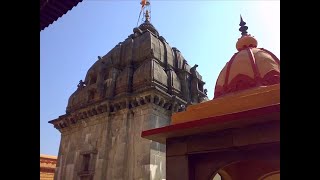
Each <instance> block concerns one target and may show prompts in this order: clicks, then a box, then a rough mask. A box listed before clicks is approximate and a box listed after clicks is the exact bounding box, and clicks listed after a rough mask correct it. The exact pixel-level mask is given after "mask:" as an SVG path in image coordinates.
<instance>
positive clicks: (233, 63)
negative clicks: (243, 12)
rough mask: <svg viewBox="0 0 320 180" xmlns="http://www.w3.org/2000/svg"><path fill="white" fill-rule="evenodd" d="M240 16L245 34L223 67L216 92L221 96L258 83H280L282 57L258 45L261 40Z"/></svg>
mask: <svg viewBox="0 0 320 180" xmlns="http://www.w3.org/2000/svg"><path fill="white" fill-rule="evenodd" d="M245 24H246V23H245V22H244V21H243V19H242V17H241V22H240V26H241V27H240V29H239V30H240V32H242V33H241V34H242V37H241V38H239V39H238V42H237V44H236V47H237V50H238V52H237V53H235V54H234V55H233V56H232V57H231V59H230V61H229V62H228V63H227V64H226V65H225V67H224V68H223V69H222V70H221V72H220V74H219V77H218V79H217V82H216V87H215V92H214V96H215V98H216V97H219V96H222V95H225V94H228V93H232V92H237V91H241V90H245V89H250V88H253V87H259V86H268V85H273V84H278V83H280V60H279V59H278V58H277V57H276V56H275V55H274V54H273V53H271V52H270V51H268V50H266V49H263V48H257V45H258V42H257V40H256V39H255V38H254V37H252V36H251V35H250V34H248V33H247V31H246V30H247V29H248V27H247V26H245Z"/></svg>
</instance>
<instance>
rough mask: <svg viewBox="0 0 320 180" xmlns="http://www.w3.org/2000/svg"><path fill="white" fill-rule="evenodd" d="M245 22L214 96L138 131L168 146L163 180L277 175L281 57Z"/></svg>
mask: <svg viewBox="0 0 320 180" xmlns="http://www.w3.org/2000/svg"><path fill="white" fill-rule="evenodd" d="M245 25H246V23H245V22H244V21H243V20H242V18H241V22H240V29H239V30H240V32H241V37H240V38H239V39H238V41H237V43H236V49H237V50H238V52H236V53H235V54H234V55H233V56H232V57H231V59H230V60H229V61H228V62H227V64H226V65H225V67H224V68H223V69H222V70H221V72H220V74H219V77H218V79H217V82H216V86H215V93H214V94H215V97H214V98H213V99H212V100H210V101H207V102H204V103H200V104H196V105H190V106H188V107H187V109H186V111H184V112H179V113H176V114H173V115H172V119H171V124H170V125H169V126H165V127H162V128H156V129H151V130H147V131H143V132H142V135H141V136H142V137H144V138H147V139H150V140H153V141H156V142H160V143H163V144H166V176H167V180H178V179H184V180H212V179H214V180H218V179H223V180H271V179H272V180H273V179H280V60H279V59H278V58H277V57H276V56H275V55H274V54H273V53H271V52H270V51H268V50H266V49H263V48H257V45H258V41H257V40H256V39H255V38H254V37H253V36H251V35H250V34H248V32H247V29H248V27H247V26H245Z"/></svg>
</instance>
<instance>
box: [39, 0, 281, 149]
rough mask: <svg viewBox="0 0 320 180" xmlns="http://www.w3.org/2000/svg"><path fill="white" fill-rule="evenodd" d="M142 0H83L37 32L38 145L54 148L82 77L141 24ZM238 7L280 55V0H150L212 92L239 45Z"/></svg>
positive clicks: (160, 26) (157, 22)
mask: <svg viewBox="0 0 320 180" xmlns="http://www.w3.org/2000/svg"><path fill="white" fill-rule="evenodd" d="M139 3H140V1H139V0H84V1H83V2H82V3H80V4H78V6H76V7H75V8H73V9H72V10H71V11H69V12H68V13H67V14H66V15H64V16H63V17H61V18H59V19H58V21H56V22H54V23H53V24H52V25H50V26H49V27H47V28H46V29H45V30H43V31H41V32H40V108H41V109H40V152H41V153H42V154H50V155H57V154H58V149H59V143H60V132H59V131H58V130H56V129H55V128H54V127H53V125H51V124H49V123H48V121H50V120H53V119H56V118H58V117H59V116H60V115H63V114H64V113H65V109H66V106H67V102H68V98H69V96H70V95H71V94H72V93H73V92H74V91H75V90H76V88H77V84H78V82H79V80H80V79H84V78H85V75H86V72H87V70H88V69H89V68H90V67H91V65H93V63H94V62H95V61H97V60H98V58H97V57H98V56H103V55H105V54H107V53H108V51H109V50H111V49H112V48H113V47H114V46H115V45H116V44H118V43H119V42H122V41H124V40H125V39H126V38H127V37H128V35H130V34H131V33H132V29H133V28H134V27H135V26H136V23H137V20H138V15H139V12H140V4H139ZM240 14H241V15H242V17H243V19H244V21H245V22H246V23H247V26H248V27H249V29H248V32H249V34H251V35H253V36H255V37H256V39H257V40H258V47H263V48H265V49H268V50H269V51H271V52H273V53H274V54H275V55H276V56H277V57H278V58H280V1H276V0H273V1H272V0H268V1H259V0H250V1H238V0H232V1H226V0H224V1H216V0H194V1H193V0H186V1H183V0H173V1H172V0H171V1H162V0H151V22H152V24H153V25H154V26H155V27H156V29H157V30H158V32H159V34H160V35H161V36H163V37H164V38H165V39H166V40H167V42H168V43H169V44H170V46H171V47H177V48H178V49H179V50H180V51H181V53H182V54H183V56H184V58H185V59H186V60H187V61H188V63H189V64H190V65H191V66H193V65H194V64H198V65H199V67H198V68H197V70H198V71H199V73H200V74H201V75H202V77H203V80H204V81H205V82H206V85H205V88H207V89H208V96H209V98H210V99H212V97H213V94H214V85H215V82H216V79H217V76H218V74H219V73H220V70H221V69H222V68H223V66H224V65H225V64H226V63H227V62H228V61H229V60H230V58H231V56H232V55H233V54H234V53H236V52H237V50H236V48H235V45H236V42H237V39H238V38H239V37H240V32H239V30H238V29H239V22H240Z"/></svg>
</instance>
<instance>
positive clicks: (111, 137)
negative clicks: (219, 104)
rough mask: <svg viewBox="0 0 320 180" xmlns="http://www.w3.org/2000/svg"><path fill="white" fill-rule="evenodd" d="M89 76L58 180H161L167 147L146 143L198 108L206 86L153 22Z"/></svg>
mask: <svg viewBox="0 0 320 180" xmlns="http://www.w3.org/2000/svg"><path fill="white" fill-rule="evenodd" d="M133 32H134V34H132V35H130V36H129V37H128V38H127V39H126V40H125V41H124V42H121V43H119V44H118V45H116V46H115V47H114V48H113V49H112V50H111V51H110V52H108V53H107V54H106V55H105V56H103V57H98V60H97V61H96V62H95V63H94V64H93V66H92V67H91V68H90V69H89V70H88V72H87V75H86V77H85V80H84V82H82V81H80V82H79V84H78V89H77V90H76V91H75V92H74V93H73V94H72V95H71V96H70V98H69V101H68V106H67V110H66V114H65V115H62V116H60V117H59V118H57V119H55V120H52V121H50V123H52V124H53V125H54V127H55V128H57V129H58V130H59V131H60V132H61V143H60V149H59V155H58V163H57V168H56V171H55V180H73V179H74V180H78V179H81V180H82V179H93V180H106V179H108V180H110V179H111V180H148V179H150V180H162V179H165V178H166V169H165V165H166V160H165V153H166V147H165V145H161V144H159V143H156V142H152V141H150V140H147V139H143V138H141V132H142V131H144V130H147V129H152V128H157V127H162V126H166V125H169V124H170V117H171V114H172V113H174V112H178V111H183V110H184V108H183V107H185V106H187V105H188V104H192V103H198V102H201V101H202V99H204V97H206V95H205V91H204V89H203V85H204V82H203V81H202V79H201V76H200V75H199V73H198V72H197V71H196V69H195V68H191V67H190V66H189V65H188V64H187V61H186V60H185V59H184V58H183V56H182V55H181V53H180V51H179V50H177V49H176V48H171V47H170V45H169V44H168V43H167V42H166V40H165V39H164V38H163V37H162V36H159V33H158V32H157V30H156V29H155V28H154V27H153V26H152V24H151V23H150V22H145V23H143V24H142V25H140V26H139V28H135V29H134V30H133Z"/></svg>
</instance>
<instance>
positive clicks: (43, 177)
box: [40, 154, 57, 180]
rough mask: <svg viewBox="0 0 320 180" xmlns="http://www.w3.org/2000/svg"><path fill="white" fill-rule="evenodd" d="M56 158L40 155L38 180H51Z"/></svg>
mask: <svg viewBox="0 0 320 180" xmlns="http://www.w3.org/2000/svg"><path fill="white" fill-rule="evenodd" d="M56 164H57V156H49V155H44V154H40V180H53V177H54V172H55V168H56Z"/></svg>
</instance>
